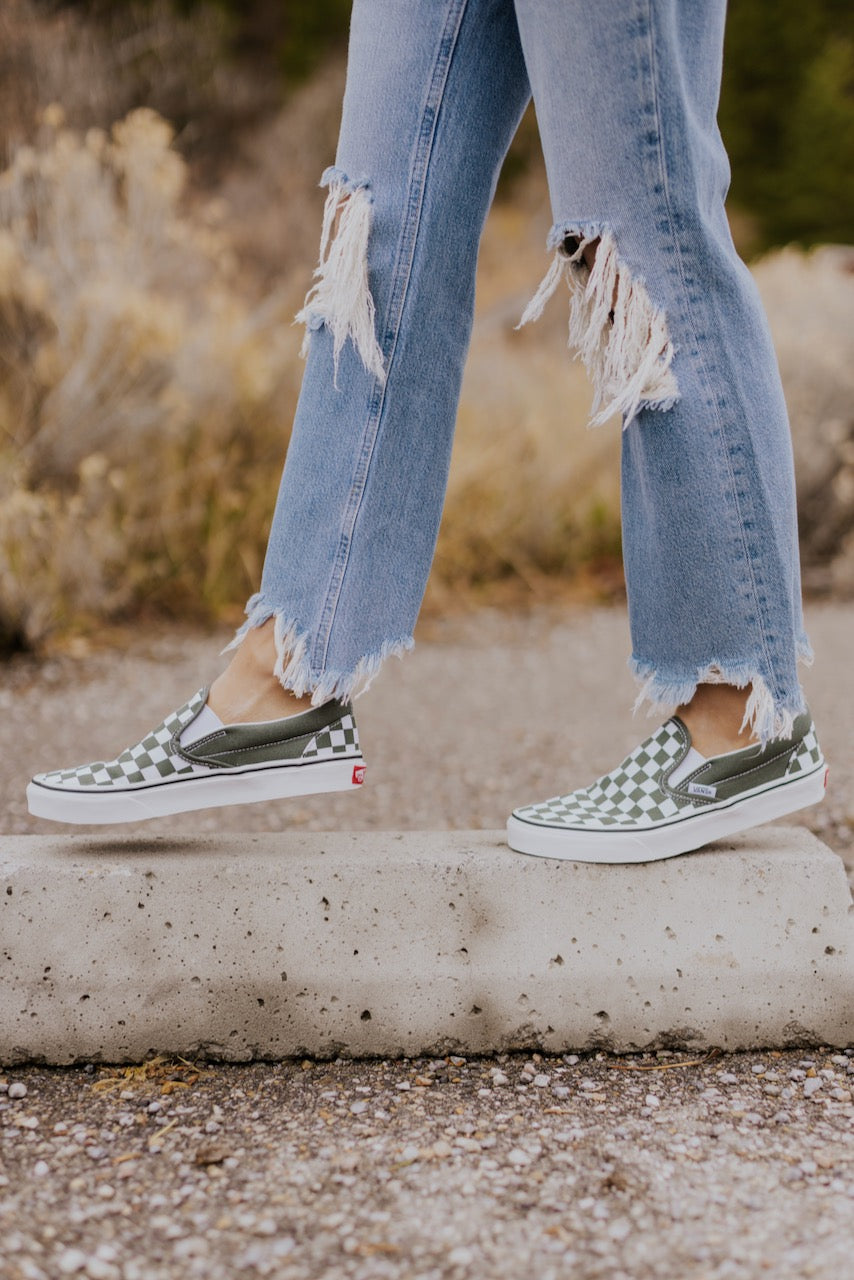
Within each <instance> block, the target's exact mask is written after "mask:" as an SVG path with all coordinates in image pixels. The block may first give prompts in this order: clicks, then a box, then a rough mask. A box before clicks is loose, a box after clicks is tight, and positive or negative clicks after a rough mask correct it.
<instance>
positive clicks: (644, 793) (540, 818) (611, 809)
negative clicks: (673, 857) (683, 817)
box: [516, 720, 699, 831]
mask: <svg viewBox="0 0 854 1280" xmlns="http://www.w3.org/2000/svg"><path fill="white" fill-rule="evenodd" d="M689 746H690V742H689V740H688V737H687V735H686V733H685V731H684V729H682V728H681V726H680V725H679V724H678V723H677V722H676V721H675V720H668V721H667V722H666V724H663V725H662V726H661V728H660V729H659V730H658V732H657V733H655V734H653V736H652V737H651V738H647V740H646V741H645V742H642V743H641V744H640V746H639V747H636V748H635V750H634V751H633V752H632V753H631V755H629V756H627V757H626V759H625V760H624V761H623V762H622V764H620V765H618V766H617V768H616V769H614V770H613V771H612V772H611V773H606V774H605V775H604V777H602V778H599V779H598V781H596V782H594V783H593V784H592V786H589V787H586V788H584V789H583V790H580V791H573V792H572V793H571V794H570V795H566V796H555V797H554V799H552V800H546V801H544V802H543V803H542V804H532V805H528V806H526V807H525V808H524V809H517V810H516V816H517V817H519V818H521V819H523V820H524V821H525V822H534V823H539V824H540V825H542V826H550V827H575V828H578V827H581V828H587V829H588V830H596V831H601V830H603V829H607V828H610V827H629V826H631V827H651V826H654V825H655V824H656V823H658V822H665V821H667V820H668V819H669V818H673V817H675V816H676V815H677V814H686V813H690V812H698V811H699V807H698V806H697V805H694V804H692V803H691V801H690V800H687V799H686V800H681V799H679V800H677V799H675V798H674V797H673V796H672V795H671V794H670V793H669V792H666V791H665V790H664V789H663V787H662V779H663V777H664V776H665V775H666V774H668V773H670V771H671V770H672V769H673V768H675V766H676V764H677V763H678V762H679V760H680V759H681V757H682V756H683V755H684V754H685V752H686V751H687V749H688V747H689Z"/></svg>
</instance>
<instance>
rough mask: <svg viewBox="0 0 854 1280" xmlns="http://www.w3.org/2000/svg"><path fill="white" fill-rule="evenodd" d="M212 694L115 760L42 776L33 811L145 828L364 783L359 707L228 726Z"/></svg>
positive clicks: (33, 786) (31, 798) (33, 787)
mask: <svg viewBox="0 0 854 1280" xmlns="http://www.w3.org/2000/svg"><path fill="white" fill-rule="evenodd" d="M207 692H208V691H207V690H206V689H200V690H199V692H198V693H197V694H195V696H194V697H192V698H191V699H190V701H189V702H187V703H185V704H184V706H182V707H179V708H178V710H177V711H175V712H174V713H173V714H172V715H170V716H167V718H166V719H165V720H164V721H163V723H162V724H161V725H158V727H157V728H156V729H153V730H152V731H151V733H149V734H148V735H147V736H146V737H145V738H143V739H142V741H141V742H138V743H137V744H136V745H135V746H132V747H128V748H127V750H125V751H123V752H122V753H121V754H120V755H119V756H117V757H116V759H115V760H110V761H97V762H96V763H94V764H86V765H80V766H78V767H76V768H71V769H55V770H53V771H51V772H49V773H39V774H36V776H35V777H34V778H33V780H32V781H31V782H30V784H29V786H28V787H27V803H28V805H29V810H30V813H32V814H33V815H34V816H35V817H37V818H50V819H53V820H54V821H56V822H74V823H110V822H138V821H140V820H141V819H143V818H157V817H163V816H164V815H166V814H171V813H184V812H187V811H188V810H192V809H211V808H216V807H218V806H221V805H229V804H248V803H252V802H254V801H259V800H273V799H277V798H279V797H282V796H300V795H309V794H314V793H317V792H323V791H350V790H353V789H354V788H356V789H358V787H360V786H361V784H362V781H363V779H364V776H365V764H364V760H363V759H362V753H361V749H360V747H359V734H358V730H357V729H356V722H355V720H354V719H353V709H352V707H351V706H350V705H349V703H342V702H327V703H326V705H325V706H323V707H311V708H309V709H308V710H307V711H303V712H299V713H297V714H296V715H287V716H286V717H282V718H279V719H275V720H270V719H264V720H263V721H261V722H260V723H243V722H242V723H229V724H223V723H222V722H221V721H219V720H217V719H216V717H215V716H213V713H212V712H211V710H210V707H209V706H206V705H205V702H206V697H207ZM212 717H213V718H212ZM197 722H198V723H197ZM194 731H195V732H194Z"/></svg>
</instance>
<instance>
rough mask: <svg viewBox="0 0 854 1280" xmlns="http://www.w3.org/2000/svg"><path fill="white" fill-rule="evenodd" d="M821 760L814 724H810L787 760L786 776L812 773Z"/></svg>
mask: <svg viewBox="0 0 854 1280" xmlns="http://www.w3.org/2000/svg"><path fill="white" fill-rule="evenodd" d="M822 762H823V757H822V754H821V747H820V746H819V745H818V738H817V737H816V736H815V726H814V725H812V724H811V725H810V727H809V729H807V731H806V733H805V734H804V736H803V738H802V739H801V743H800V746H799V747H798V749H797V751H796V752H795V753H794V755H793V756H792V758H791V760H790V761H789V767H788V769H787V770H786V777H787V778H792V777H794V776H795V775H796V774H799V773H812V772H813V770H814V769H817V768H818V766H819V765H820V764H821V763H822Z"/></svg>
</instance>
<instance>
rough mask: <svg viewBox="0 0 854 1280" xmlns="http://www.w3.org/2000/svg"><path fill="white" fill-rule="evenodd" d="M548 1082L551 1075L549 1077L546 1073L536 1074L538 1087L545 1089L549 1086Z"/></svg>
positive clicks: (535, 1082)
mask: <svg viewBox="0 0 854 1280" xmlns="http://www.w3.org/2000/svg"><path fill="white" fill-rule="evenodd" d="M548 1083H549V1077H548V1076H546V1075H538V1076H534V1084H535V1085H536V1086H537V1088H538V1089H545V1088H547V1087H548Z"/></svg>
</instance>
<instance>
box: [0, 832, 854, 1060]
mask: <svg viewBox="0 0 854 1280" xmlns="http://www.w3.org/2000/svg"><path fill="white" fill-rule="evenodd" d="M0 870H2V880H3V886H2V894H0V901H2V913H0V941H2V983H1V984H0V1061H2V1062H4V1063H6V1064H13V1063H20V1062H24V1061H40V1062H46V1063H55V1064H63V1063H71V1062H75V1061H81V1060H83V1061H108V1062H128V1061H139V1060H140V1059H142V1058H143V1057H145V1055H146V1054H148V1053H150V1052H152V1051H163V1052H175V1053H182V1054H185V1055H193V1054H203V1055H207V1056H209V1057H213V1058H219V1059H224V1060H230V1061H245V1060H247V1059H250V1058H270V1059H277V1058H283V1057H289V1056H291V1055H305V1054H310V1055H317V1056H324V1057H325V1056H335V1055H339V1054H344V1055H347V1056H372V1055H380V1056H383V1057H390V1056H395V1055H399V1054H408V1055H418V1054H424V1053H431V1054H438V1053H442V1052H448V1051H462V1052H468V1053H482V1052H490V1051H492V1050H500V1049H507V1048H520V1049H522V1048H524V1049H531V1048H534V1047H539V1048H542V1049H545V1050H547V1051H550V1052H554V1051H565V1050H569V1049H589V1048H594V1047H604V1048H608V1049H611V1050H614V1051H618V1052H622V1051H628V1050H632V1049H639V1048H648V1047H651V1046H661V1047H671V1048H673V1047H686V1048H691V1049H699V1048H703V1047H707V1046H711V1045H719V1046H721V1047H724V1048H727V1049H746V1048H774V1047H786V1046H793V1045H815V1044H826V1045H833V1046H840V1047H843V1046H846V1045H848V1044H850V1043H852V1041H854V907H852V903H851V895H850V892H849V889H848V884H847V881H846V877H845V872H844V868H843V866H842V863H841V861H840V860H839V858H837V857H836V855H835V854H833V853H831V852H830V850H829V849H827V848H826V846H824V845H823V844H821V843H820V842H819V841H818V840H816V839H815V837H814V836H812V835H810V834H809V833H808V832H807V831H805V830H803V829H801V828H785V827H766V828H764V829H761V830H759V831H754V832H751V833H750V834H749V835H748V836H745V837H743V838H739V839H736V840H732V841H728V842H726V843H721V844H719V845H715V846H710V847H709V848H708V849H707V850H704V851H702V852H700V853H696V854H689V855H687V856H684V857H681V858H674V859H671V860H669V861H666V862H658V863H650V864H647V865H642V866H620V867H605V866H590V865H586V864H579V863H570V862H556V861H553V860H546V859H539V858H529V857H524V856H522V855H519V854H513V853H511V852H510V851H509V850H508V848H507V846H506V845H505V844H504V842H503V838H502V835H501V834H500V833H498V832H482V831H476V832H406V833H400V834H396V833H389V832H370V833H369V832H363V833H348V834H314V833H305V832H296V831H291V832H286V833H284V834H275V835H255V836H222V837H216V838H194V839H177V838H170V837H168V836H160V837H156V838H153V839H150V840H144V841H142V840H138V839H136V840H129V839H116V838H115V837H97V838H93V837H90V836H58V837H43V836H4V837H0Z"/></svg>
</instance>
